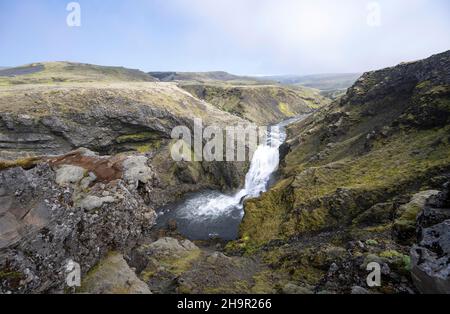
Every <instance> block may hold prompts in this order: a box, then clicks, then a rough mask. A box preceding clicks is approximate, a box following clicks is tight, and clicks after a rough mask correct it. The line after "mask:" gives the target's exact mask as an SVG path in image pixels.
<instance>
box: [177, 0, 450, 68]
mask: <svg viewBox="0 0 450 314" xmlns="http://www.w3.org/2000/svg"><path fill="white" fill-rule="evenodd" d="M369 2H373V1H361V0H341V1H334V0H314V1H313V0H174V1H172V2H171V3H172V5H173V8H174V9H176V10H178V11H179V12H180V13H179V14H183V15H187V16H189V17H190V18H191V19H192V21H193V25H195V27H193V28H192V29H191V30H190V32H191V33H190V35H189V38H190V41H191V42H192V46H193V47H197V46H202V47H203V48H204V49H205V48H206V49H209V48H211V49H214V47H215V46H216V47H219V48H218V49H219V50H225V51H223V52H222V53H219V55H222V56H223V57H226V55H227V53H229V54H231V55H232V54H233V53H237V51H239V52H240V53H241V54H242V55H245V56H247V57H248V56H251V55H254V56H257V55H258V54H259V55H260V56H261V57H262V58H263V59H271V60H267V61H268V62H269V63H270V66H269V65H267V66H266V67H265V68H264V65H263V64H261V63H260V64H259V66H261V67H263V68H264V69H261V70H263V71H268V70H269V71H270V70H271V71H278V72H280V71H283V72H291V73H295V72H297V73H298V72H301V73H306V72H320V71H322V72H323V71H325V72H326V71H360V70H366V69H370V68H372V67H381V66H386V65H390V64H391V63H390V62H393V61H402V60H403V58H415V57H425V56H427V54H429V53H432V52H437V51H439V49H441V50H445V49H446V48H444V47H449V44H450V39H449V38H450V36H449V35H450V34H449V23H448V20H449V16H448V15H449V13H448V12H447V13H442V12H440V13H439V12H437V11H436V10H435V9H434V10H433V8H431V7H430V5H429V3H430V2H429V1H425V0H411V1H399V0H383V1H378V2H379V3H380V6H381V14H382V16H381V21H382V25H381V27H377V28H373V27H370V26H369V25H368V24H367V16H368V14H369V11H368V10H367V4H368V3H369ZM444 3H445V2H444ZM424 33H429V34H430V36H428V37H423V38H421V40H422V43H420V42H418V41H417V37H415V35H414V34H424ZM205 38H206V39H208V40H207V41H206V42H205ZM224 45H229V49H230V50H231V49H236V50H237V51H227V50H226V48H225V47H224ZM193 49H194V50H195V48H193ZM254 71H258V69H255V70H254Z"/></svg>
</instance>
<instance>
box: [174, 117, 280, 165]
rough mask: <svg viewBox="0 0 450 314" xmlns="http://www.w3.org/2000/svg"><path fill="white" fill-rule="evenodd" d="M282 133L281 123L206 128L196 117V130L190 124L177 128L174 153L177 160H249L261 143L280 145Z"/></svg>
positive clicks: (272, 145)
mask: <svg viewBox="0 0 450 314" xmlns="http://www.w3.org/2000/svg"><path fill="white" fill-rule="evenodd" d="M269 130H270V136H268V134H269V133H268V131H269ZM192 133H193V134H192ZM279 133H280V132H279V128H278V127H277V126H274V127H271V128H269V127H266V126H256V125H254V124H248V125H236V126H227V127H225V128H222V127H219V126H217V125H211V126H207V127H205V128H203V122H202V120H201V119H198V118H196V119H194V127H193V132H192V131H191V129H190V128H189V127H187V126H177V127H175V128H173V130H172V133H171V136H172V139H174V140H176V142H175V143H174V144H173V145H172V147H171V150H170V153H171V157H172V159H173V160H174V161H228V162H234V161H247V160H249V159H250V158H251V156H253V154H254V152H255V151H256V149H257V148H258V146H259V145H266V146H269V147H273V148H278V147H279V146H280V144H281V143H280V141H279Z"/></svg>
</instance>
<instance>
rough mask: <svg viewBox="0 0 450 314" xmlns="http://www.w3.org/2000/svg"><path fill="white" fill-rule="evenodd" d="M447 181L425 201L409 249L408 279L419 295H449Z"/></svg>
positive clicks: (449, 194)
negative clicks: (410, 266) (413, 239)
mask: <svg viewBox="0 0 450 314" xmlns="http://www.w3.org/2000/svg"><path fill="white" fill-rule="evenodd" d="M449 185H450V182H447V184H446V186H445V189H444V190H443V191H442V192H440V193H439V194H434V195H433V196H430V197H428V198H427V199H426V201H425V203H424V205H423V206H422V207H421V212H420V214H419V216H418V217H417V231H418V232H417V234H418V237H417V238H418V239H417V240H418V243H417V244H415V245H413V247H412V248H411V261H412V271H411V272H412V278H413V280H414V283H415V285H416V286H417V288H418V289H419V290H420V292H422V293H427V294H428V293H439V294H450V193H449V190H448V188H449Z"/></svg>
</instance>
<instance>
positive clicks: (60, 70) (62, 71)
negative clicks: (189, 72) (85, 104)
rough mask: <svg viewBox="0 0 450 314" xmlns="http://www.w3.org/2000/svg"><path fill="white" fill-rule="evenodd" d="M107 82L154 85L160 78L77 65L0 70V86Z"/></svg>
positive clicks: (50, 64) (51, 64)
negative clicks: (148, 83) (152, 83)
mask: <svg viewBox="0 0 450 314" xmlns="http://www.w3.org/2000/svg"><path fill="white" fill-rule="evenodd" d="M105 81H122V82H123V81H127V82H154V81H157V79H155V78H154V77H152V76H150V75H149V74H147V73H145V72H142V71H140V70H135V69H127V68H124V67H113V66H100V65H93V64H86V63H75V62H38V63H32V64H28V65H24V66H19V67H14V68H6V69H1V70H0V85H17V84H30V83H31V84H41V83H52V82H55V83H62V82H105Z"/></svg>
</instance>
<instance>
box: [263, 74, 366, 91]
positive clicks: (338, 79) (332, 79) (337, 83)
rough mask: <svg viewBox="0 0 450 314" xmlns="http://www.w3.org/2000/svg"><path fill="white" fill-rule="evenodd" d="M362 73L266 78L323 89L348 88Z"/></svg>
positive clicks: (267, 77) (287, 83) (285, 83)
mask: <svg viewBox="0 0 450 314" xmlns="http://www.w3.org/2000/svg"><path fill="white" fill-rule="evenodd" d="M360 76H361V73H329V74H313V75H304V76H298V75H280V76H266V77H264V78H265V79H268V80H273V81H277V82H279V83H280V84H284V85H301V86H305V87H310V88H316V89H319V90H322V91H329V90H337V89H347V88H349V87H350V86H352V85H353V83H355V82H356V80H357V79H358V78H359V77H360Z"/></svg>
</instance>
